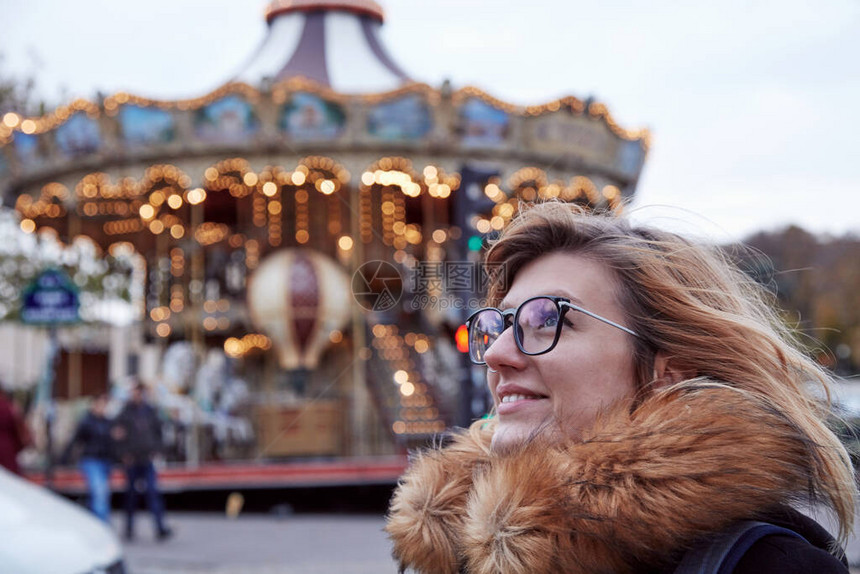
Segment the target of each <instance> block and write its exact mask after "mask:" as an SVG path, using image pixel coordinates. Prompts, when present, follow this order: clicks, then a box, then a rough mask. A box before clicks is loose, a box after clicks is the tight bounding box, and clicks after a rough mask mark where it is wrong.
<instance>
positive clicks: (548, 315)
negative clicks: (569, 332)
mask: <svg viewBox="0 0 860 574" xmlns="http://www.w3.org/2000/svg"><path fill="white" fill-rule="evenodd" d="M559 316H560V312H559V307H558V304H556V302H555V301H553V300H552V299H549V298H546V297H537V298H535V299H531V300H529V301H526V302H525V303H523V304H522V305H521V306H520V307H519V309H518V310H517V312H516V316H515V322H516V325H515V329H516V331H515V337H516V340H517V342H518V343H519V345H520V348H521V349H522V350H523V351H525V352H526V353H529V354H539V353H543V352H545V351H547V350H548V349H549V348H550V347H552V344H553V343H554V342H555V339H556V335H557V330H558V322H559ZM504 330H505V318H504V316H503V315H502V313H501V312H499V311H497V310H496V309H485V310H483V311H481V312H480V313H478V314H477V315H476V316H475V317H474V319H473V320H472V323H471V325H470V329H469V353H470V357H471V359H472V360H473V361H476V362H479V363H481V362H484V360H485V359H484V356H485V354H486V352H487V349H489V348H490V346H491V345H492V344H493V343H495V342H496V339H498V338H499V337H500V336H501V334H502V332H503V331H504Z"/></svg>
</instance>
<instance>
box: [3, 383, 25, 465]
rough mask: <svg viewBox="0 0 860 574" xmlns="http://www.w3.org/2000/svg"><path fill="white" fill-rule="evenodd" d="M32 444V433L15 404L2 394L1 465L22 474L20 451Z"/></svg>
mask: <svg viewBox="0 0 860 574" xmlns="http://www.w3.org/2000/svg"><path fill="white" fill-rule="evenodd" d="M29 444H30V433H29V432H28V431H27V427H26V423H25V422H24V418H23V417H22V416H21V413H20V412H19V411H18V409H17V408H16V407H15V405H14V404H13V403H12V402H11V401H9V400H8V399H7V398H6V397H5V396H3V395H0V466H3V467H5V468H7V469H8V470H10V471H12V472H14V473H16V474H20V473H21V469H20V468H19V467H18V453H19V452H21V450H22V449H23V448H24V447H26V446H27V445H29Z"/></svg>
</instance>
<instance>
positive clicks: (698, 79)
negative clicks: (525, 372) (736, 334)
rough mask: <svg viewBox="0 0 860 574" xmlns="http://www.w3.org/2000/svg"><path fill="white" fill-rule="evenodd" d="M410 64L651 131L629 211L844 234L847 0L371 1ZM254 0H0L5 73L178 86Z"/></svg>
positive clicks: (735, 226) (402, 60) (242, 55)
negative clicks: (593, 102)
mask: <svg viewBox="0 0 860 574" xmlns="http://www.w3.org/2000/svg"><path fill="white" fill-rule="evenodd" d="M380 3H381V4H382V5H383V7H384V8H385V9H386V23H385V25H384V26H383V29H382V35H383V40H384V41H385V43H386V45H387V47H388V49H389V51H390V52H391V53H392V55H393V57H394V58H395V60H396V61H397V62H398V63H399V64H400V65H401V66H402V67H403V68H404V69H406V70H407V72H409V73H410V74H411V75H412V76H413V77H414V78H416V79H418V80H422V81H426V82H428V83H430V84H431V85H437V86H438V85H439V84H440V83H441V82H442V80H443V79H444V78H450V79H451V80H452V81H453V83H454V85H455V86H456V87H461V86H463V85H475V86H478V87H480V88H482V89H484V90H485V91H487V92H489V93H490V94H493V95H495V96H497V97H500V98H502V99H504V100H507V101H510V102H513V103H517V104H538V103H544V102H546V101H549V100H552V99H555V98H557V97H560V96H564V95H574V96H578V97H580V98H585V97H587V96H589V95H593V96H595V97H596V98H597V99H598V100H600V101H603V102H605V103H606V104H607V105H608V106H609V108H610V110H611V112H612V114H613V115H614V116H615V118H616V119H617V120H618V121H619V122H620V123H621V124H622V125H623V126H624V127H628V128H636V127H642V126H645V127H648V128H650V129H651V130H652V132H653V145H652V149H651V153H650V155H649V158H648V160H647V162H646V166H645V171H644V173H643V176H642V178H641V180H640V184H639V188H638V191H637V197H636V200H635V202H634V204H633V210H634V211H635V217H637V218H643V219H647V220H648V221H651V222H652V223H655V224H658V225H661V226H668V227H672V228H674V229H680V230H682V231H685V232H687V233H695V234H700V235H702V234H704V235H707V236H709V237H711V238H713V239H715V240H717V241H725V240H732V239H739V238H741V237H743V236H745V235H747V234H749V233H751V232H753V231H756V230H759V229H774V228H777V227H780V226H784V225H787V224H789V223H796V224H799V225H801V226H803V227H805V228H807V229H809V230H812V231H815V232H820V233H830V234H842V233H845V232H848V231H851V232H854V233H860V143H858V134H860V62H858V60H859V59H860V2H858V1H857V0H823V1H821V2H813V1H812V0H808V1H798V0H781V1H779V2H777V1H774V2H764V1H759V0H722V1H720V2H698V3H697V4H696V5H695V6H693V4H692V3H689V2H682V1H680V0H675V1H669V0H655V1H652V2H634V1H632V0H629V1H623V0H622V1H613V0H605V1H600V2H593V1H591V2H578V1H567V2H559V1H557V0H528V1H523V2H513V1H511V0H500V1H496V2H489V1H487V0H484V1H477V0H380ZM266 4H267V2H266V0H205V1H204V0H146V1H145V2H141V1H137V2H129V1H126V0H74V1H70V0H27V1H24V0H0V14H2V15H3V18H2V20H3V30H2V32H0V53H2V54H3V55H4V56H5V59H4V62H3V63H2V64H0V65H2V69H3V70H4V71H5V72H6V73H9V72H11V73H13V74H16V75H22V74H25V73H31V74H32V75H33V76H34V77H35V78H36V81H37V83H38V85H39V87H40V92H41V94H42V95H43V96H44V97H46V98H48V99H49V100H50V101H52V102H56V103H62V102H64V101H67V100H69V99H71V98H73V97H77V96H83V97H87V98H91V99H92V98H93V97H94V95H95V93H96V91H97V90H102V91H104V92H106V93H111V92H115V91H119V90H124V91H130V92H133V93H136V94H139V95H142V96H147V97H154V98H179V97H194V96H200V95H204V94H206V93H208V92H209V91H211V90H213V89H214V88H216V87H218V86H219V85H221V84H222V83H223V82H224V81H226V80H228V79H229V78H230V77H232V76H233V75H235V73H236V72H237V71H238V70H239V69H240V68H241V66H242V64H243V62H245V61H246V60H247V59H248V58H249V57H250V56H251V55H252V53H253V51H254V50H255V49H256V47H257V46H258V45H259V43H260V42H262V40H263V37H264V35H265V32H266V25H265V21H264V19H263V12H264V9H265V7H266Z"/></svg>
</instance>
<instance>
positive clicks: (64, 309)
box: [21, 269, 80, 325]
mask: <svg viewBox="0 0 860 574" xmlns="http://www.w3.org/2000/svg"><path fill="white" fill-rule="evenodd" d="M21 299H22V305H21V321H22V322H24V323H29V324H36V325H56V324H58V323H76V322H78V321H79V320H80V316H79V315H78V306H79V301H78V289H77V287H75V285H74V284H73V283H72V282H71V280H69V277H68V275H66V274H65V273H64V272H63V271H60V270H59V269H48V270H47V271H43V272H42V273H41V274H40V275H39V276H38V277H36V279H35V280H33V282H32V283H30V284H29V285H28V286H27V287H26V289H24V293H23V296H22V298H21Z"/></svg>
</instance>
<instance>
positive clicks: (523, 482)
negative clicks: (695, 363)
mask: <svg viewBox="0 0 860 574" xmlns="http://www.w3.org/2000/svg"><path fill="white" fill-rule="evenodd" d="M491 437H492V425H491V424H490V425H488V424H487V423H486V421H478V422H477V423H475V424H474V425H472V428H471V429H469V431H468V432H462V433H460V434H458V435H457V436H456V437H455V439H454V441H453V443H452V444H451V445H450V446H448V447H446V448H444V449H438V450H431V451H428V452H424V453H422V454H420V455H418V456H417V457H416V458H415V459H414V461H413V463H412V465H411V466H410V468H409V470H408V471H407V472H406V474H405V475H404V476H403V478H402V479H401V482H400V485H399V486H398V489H397V491H396V493H395V495H394V498H393V499H392V504H391V509H390V512H389V516H388V523H387V525H386V531H387V532H388V534H389V536H390V537H391V539H392V541H393V543H394V555H395V557H396V558H397V559H398V560H399V561H400V563H401V564H402V565H403V566H404V567H409V568H413V569H415V570H417V571H418V572H421V573H426V574H429V573H433V574H455V573H457V572H461V571H465V572H468V573H469V574H498V573H506V574H507V573H512V574H513V573H516V574H526V573H529V574H542V573H550V572H553V573H557V572H567V573H574V574H576V573H603V572H606V573H609V572H619V573H623V572H634V571H642V570H643V569H655V568H661V567H666V566H667V565H669V564H671V563H672V561H673V560H676V559H677V558H678V557H679V554H680V553H681V552H683V550H684V549H686V548H687V547H689V546H690V545H691V544H693V543H694V542H695V541H696V540H697V539H699V538H701V537H702V536H704V535H707V534H708V533H710V532H713V531H716V530H719V529H722V528H724V527H725V526H727V525H728V524H729V523H730V522H733V521H735V520H738V519H746V518H753V517H757V516H761V515H762V514H764V513H765V512H766V511H768V510H769V509H771V508H773V507H774V506H776V505H779V504H786V503H790V502H792V501H793V500H795V499H796V498H799V497H800V496H802V495H804V494H806V493H807V492H808V489H809V488H810V484H812V483H813V477H811V476H810V475H809V473H810V471H809V469H810V468H811V465H810V457H811V456H813V454H812V452H811V450H810V448H808V447H807V441H805V440H804V438H803V437H802V436H801V434H800V433H799V431H798V430H797V428H796V427H795V426H794V425H793V424H791V422H790V421H788V420H787V419H786V418H785V417H783V416H782V415H781V414H780V413H778V412H775V411H774V410H773V409H772V408H769V407H768V406H767V405H766V404H765V403H764V402H763V401H761V400H758V399H756V398H755V397H753V396H751V395H749V394H747V393H744V392H742V391H738V390H736V389H732V388H729V387H727V386H725V385H720V384H717V383H709V382H707V381H701V380H699V381H694V382H689V383H687V384H684V385H682V386H680V387H677V388H673V389H668V390H664V391H660V392H658V393H656V394H654V395H652V396H651V397H650V398H648V399H646V400H645V401H644V402H643V403H642V404H640V405H639V406H638V407H637V408H636V409H635V410H634V411H633V412H632V413H631V412H630V409H629V407H626V406H624V405H618V406H616V407H614V408H613V409H611V410H609V411H608V412H606V413H604V414H603V415H602V416H601V417H599V419H598V421H597V422H596V423H595V425H594V427H593V428H592V429H591V430H590V431H589V432H587V433H585V435H584V437H583V438H582V439H580V440H577V441H575V442H574V441H570V442H568V443H563V444H556V445H547V444H542V443H539V442H538V441H534V442H532V443H531V444H529V445H527V446H525V447H523V448H522V450H521V451H519V452H517V453H515V454H508V455H496V454H493V453H490V451H489V444H490V439H491Z"/></svg>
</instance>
